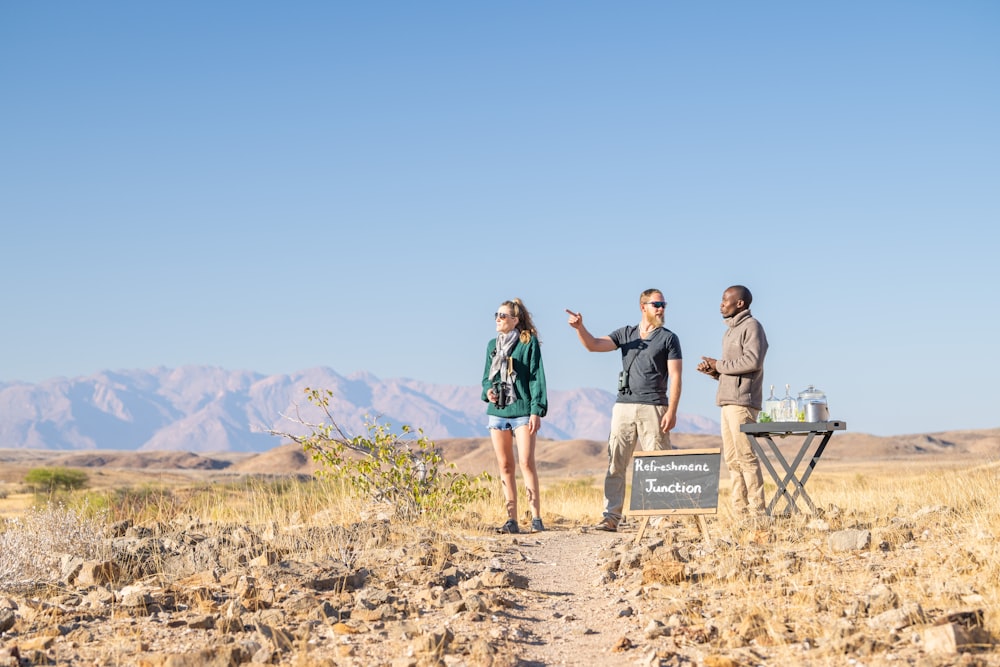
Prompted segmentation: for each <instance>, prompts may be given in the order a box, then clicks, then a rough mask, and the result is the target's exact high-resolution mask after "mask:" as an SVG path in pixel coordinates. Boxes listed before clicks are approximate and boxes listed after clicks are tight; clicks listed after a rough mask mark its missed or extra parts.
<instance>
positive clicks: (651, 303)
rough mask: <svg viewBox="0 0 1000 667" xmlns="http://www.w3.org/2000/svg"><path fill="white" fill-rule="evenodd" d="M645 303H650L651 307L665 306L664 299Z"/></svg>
mask: <svg viewBox="0 0 1000 667" xmlns="http://www.w3.org/2000/svg"><path fill="white" fill-rule="evenodd" d="M646 303H648V304H649V305H651V306H652V307H653V308H666V307H667V302H666V301H647V302H646Z"/></svg>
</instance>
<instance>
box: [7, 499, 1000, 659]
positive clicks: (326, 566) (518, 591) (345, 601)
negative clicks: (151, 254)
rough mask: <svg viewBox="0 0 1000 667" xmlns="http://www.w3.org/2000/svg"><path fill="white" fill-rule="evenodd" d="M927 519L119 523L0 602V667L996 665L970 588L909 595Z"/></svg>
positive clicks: (926, 544)
mask: <svg viewBox="0 0 1000 667" xmlns="http://www.w3.org/2000/svg"><path fill="white" fill-rule="evenodd" d="M947 521H948V516H947V510H946V509H945V508H928V510H927V511H926V512H924V513H921V514H920V515H919V516H914V517H905V518H900V522H899V524H898V526H899V527H898V533H894V534H892V535H890V534H886V533H885V532H882V533H879V532H878V531H867V530H864V529H861V528H857V527H855V528H847V527H844V526H843V525H838V521H837V519H836V517H827V518H826V519H822V520H820V519H808V518H802V519H795V520H793V519H779V520H778V521H776V522H772V521H767V522H761V523H758V524H753V525H744V526H741V527H739V528H738V529H737V530H736V532H725V531H722V530H721V528H720V526H719V525H718V524H717V523H716V522H714V521H713V520H711V519H710V520H709V521H708V522H707V523H706V526H705V527H706V532H702V531H700V530H699V529H698V528H699V527H698V524H697V522H696V521H695V520H694V518H692V517H681V518H676V517H663V518H660V519H658V520H654V522H653V523H655V524H656V525H652V524H651V525H649V526H648V527H646V528H645V530H644V531H643V535H642V539H641V540H637V539H636V538H637V536H638V529H639V526H638V525H636V524H632V525H629V526H628V527H627V528H626V529H625V530H624V531H623V532H620V533H604V532H599V531H592V530H590V529H588V528H587V527H581V526H577V525H559V524H558V523H556V524H554V525H553V526H550V530H548V531H546V532H542V533H535V534H522V535H513V536H499V535H492V534H484V533H482V532H481V531H472V530H456V532H455V533H454V534H451V535H445V534H436V535H421V534H420V533H419V532H417V530H416V528H415V527H414V526H400V525H395V524H394V523H393V522H391V521H390V520H389V519H388V518H387V516H386V515H380V514H378V513H377V512H375V513H373V514H371V515H370V516H367V517H363V518H362V520H361V521H359V522H358V523H357V524H355V525H353V526H348V527H345V528H326V527H324V528H310V527H307V526H304V525H303V526H276V525H270V526H258V527H249V526H244V525H233V526H222V525H214V524H204V523H201V522H199V521H197V520H195V519H193V518H180V519H177V520H175V521H173V522H172V523H170V524H167V525H160V524H156V525H149V526H135V525H129V524H127V523H122V524H119V525H117V526H115V531H114V532H115V534H114V535H110V536H108V537H107V538H106V543H105V547H106V551H107V554H106V557H102V558H98V559H93V560H86V561H85V560H81V559H73V558H68V557H64V558H61V559H60V560H59V566H58V572H54V573H53V583H52V585H49V586H45V587H44V588H36V589H33V590H25V591H18V592H9V593H8V594H7V595H6V597H3V598H0V631H2V633H3V634H2V640H3V641H2V647H0V666H13V665H88V666H89V665H94V666H97V665H100V666H105V665H136V666H142V667H168V666H169V667H184V666H191V667H194V666H198V667H205V666H208V667H212V666H223V665H226V666H228V665H242V664H280V665H290V666H292V665H300V666H309V665H351V666H354V665H356V666H357V667H371V666H373V665H389V666H391V667H421V666H424V665H454V666H459V665H469V666H480V665H496V666H513V665H523V666H526V667H529V666H530V667H534V666H538V667H541V666H543V665H612V666H613V665H649V666H667V667H682V666H689V665H690V666H694V665H707V666H709V667H737V666H740V667H750V666H751V665H855V666H860V667H865V666H870V667H874V666H876V665H916V666H918V667H943V666H944V665H959V664H962V665H976V666H981V667H985V666H996V665H1000V653H997V652H996V651H995V649H994V647H993V646H992V642H993V638H992V637H990V636H989V635H988V633H986V632H985V631H984V630H983V629H982V627H981V626H982V609H983V607H984V606H987V604H988V603H987V601H985V600H983V599H982V597H981V596H980V595H979V594H978V592H977V589H976V585H975V573H967V575H968V576H961V575H960V574H958V573H956V575H955V576H954V577H952V578H945V577H943V578H942V580H941V581H936V582H925V588H932V589H934V590H929V591H928V590H925V591H924V592H923V593H922V594H921V596H922V597H919V596H917V595H916V593H914V592H912V591H913V590H914V588H913V586H912V585H911V583H910V579H911V578H913V577H919V576H920V571H919V570H920V567H921V562H922V561H923V560H925V559H928V558H929V556H930V552H934V551H939V546H940V545H939V544H938V543H935V542H933V541H932V536H933V535H934V533H935V531H936V530H937V529H938V528H939V527H941V526H944V525H946V524H947ZM894 530H895V529H894ZM984 548H986V547H984ZM990 548H991V547H990ZM984 553H985V552H984ZM809 571H815V573H816V574H815V576H812V575H810V576H809V577H807V578H806V579H803V578H802V573H803V572H809ZM833 579H836V580H837V582H838V583H837V584H836V586H834V585H832V583H831V581H832V580H833ZM806 587H809V588H810V590H808V591H807V590H804V589H805V588H806ZM845 587H846V588H847V589H848V590H846V591H845V590H844V588H845ZM852 587H853V588H852ZM793 599H794V600H795V602H794V604H790V603H789V602H788V601H789V600H793ZM930 600H933V601H934V605H933V606H931V605H930V604H929V603H928V601H930ZM941 601H945V602H946V603H947V604H938V603H939V602H941ZM949 601H950V602H949ZM977 610H978V611H977ZM797 612H808V614H807V615H808V616H809V617H810V621H809V622H806V619H804V618H796V614H797ZM804 615H805V614H804Z"/></svg>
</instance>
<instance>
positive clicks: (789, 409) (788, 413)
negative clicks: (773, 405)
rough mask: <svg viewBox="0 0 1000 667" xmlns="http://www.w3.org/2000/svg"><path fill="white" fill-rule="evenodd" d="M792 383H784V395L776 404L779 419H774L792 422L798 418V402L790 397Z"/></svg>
mask: <svg viewBox="0 0 1000 667" xmlns="http://www.w3.org/2000/svg"><path fill="white" fill-rule="evenodd" d="M791 392H792V385H790V384H786V385H785V395H784V397H783V398H782V399H781V402H780V403H779V404H778V413H779V415H780V416H781V418H780V419H776V420H775V421H782V422H793V421H797V420H798V412H799V402H798V401H797V400H795V399H794V398H792V393H791Z"/></svg>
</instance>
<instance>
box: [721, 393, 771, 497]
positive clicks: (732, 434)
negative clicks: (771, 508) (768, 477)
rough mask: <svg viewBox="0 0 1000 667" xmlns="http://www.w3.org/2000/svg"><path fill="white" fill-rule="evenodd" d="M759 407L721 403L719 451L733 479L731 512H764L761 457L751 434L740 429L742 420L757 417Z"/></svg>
mask: <svg viewBox="0 0 1000 667" xmlns="http://www.w3.org/2000/svg"><path fill="white" fill-rule="evenodd" d="M758 412H760V410H756V409H754V408H748V407H745V406H743V405H723V406H722V455H723V458H724V459H725V460H726V467H727V468H729V478H730V480H732V504H733V512H734V513H735V514H737V515H740V514H744V513H753V514H761V513H763V512H764V478H763V476H762V475H761V473H760V461H758V460H757V455H756V454H754V451H753V447H751V446H750V438H748V437H747V434H746V433H743V432H742V431H740V426H741V425H742V424H750V423H753V422H756V421H757V413H758Z"/></svg>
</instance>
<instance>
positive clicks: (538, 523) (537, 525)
mask: <svg viewBox="0 0 1000 667" xmlns="http://www.w3.org/2000/svg"><path fill="white" fill-rule="evenodd" d="M544 530H545V526H544V525H542V518H541V517H539V516H536V517H535V518H534V519H532V520H531V532H533V533H541V532H542V531H544Z"/></svg>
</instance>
